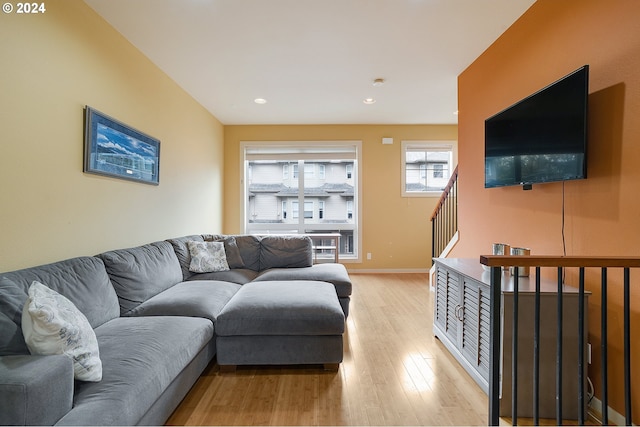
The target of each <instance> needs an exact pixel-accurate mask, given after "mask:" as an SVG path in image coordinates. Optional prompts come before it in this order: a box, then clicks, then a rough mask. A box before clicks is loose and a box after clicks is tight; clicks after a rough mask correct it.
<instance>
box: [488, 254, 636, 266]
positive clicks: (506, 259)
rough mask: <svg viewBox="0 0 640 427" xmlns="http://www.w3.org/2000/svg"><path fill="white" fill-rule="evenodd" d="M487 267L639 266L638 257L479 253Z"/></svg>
mask: <svg viewBox="0 0 640 427" xmlns="http://www.w3.org/2000/svg"><path fill="white" fill-rule="evenodd" d="M480 264H484V265H486V266H488V267H502V266H504V267H510V266H518V267H612V268H615V267H619V268H625V267H630V268H631V267H633V268H637V267H640V257H613V256H606V257H602V256H599V257H584V256H552V255H522V256H518V255H512V256H507V255H480Z"/></svg>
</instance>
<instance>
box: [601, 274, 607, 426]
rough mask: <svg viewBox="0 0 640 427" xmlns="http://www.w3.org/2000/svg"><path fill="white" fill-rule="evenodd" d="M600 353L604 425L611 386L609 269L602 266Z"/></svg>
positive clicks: (603, 423)
mask: <svg viewBox="0 0 640 427" xmlns="http://www.w3.org/2000/svg"><path fill="white" fill-rule="evenodd" d="M600 286H601V297H600V303H601V316H602V319H601V321H600V328H601V329H600V354H601V363H600V366H601V369H602V425H608V424H609V386H608V379H607V364H608V363H607V269H606V268H605V267H603V268H602V282H601V285H600Z"/></svg>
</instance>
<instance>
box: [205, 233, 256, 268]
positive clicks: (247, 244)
mask: <svg viewBox="0 0 640 427" xmlns="http://www.w3.org/2000/svg"><path fill="white" fill-rule="evenodd" d="M202 237H204V240H205V241H208V242H225V250H229V249H231V248H234V249H235V247H236V246H237V248H238V251H239V252H240V259H239V260H238V258H237V257H236V253H235V251H234V252H231V251H229V254H227V261H228V262H230V264H229V267H231V268H247V269H249V270H253V271H260V241H261V240H262V238H261V237H260V236H255V235H251V234H233V235H224V234H206V235H204V236H202ZM231 238H233V240H231ZM233 241H235V244H233ZM240 264H243V266H240ZM232 265H233V266H232Z"/></svg>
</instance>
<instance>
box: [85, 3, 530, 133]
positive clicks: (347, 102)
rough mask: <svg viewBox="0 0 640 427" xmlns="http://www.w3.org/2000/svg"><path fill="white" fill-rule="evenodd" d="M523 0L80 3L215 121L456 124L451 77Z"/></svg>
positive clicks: (454, 79)
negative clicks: (262, 101)
mask: <svg viewBox="0 0 640 427" xmlns="http://www.w3.org/2000/svg"><path fill="white" fill-rule="evenodd" d="M534 1H535V0H85V2H86V3H87V4H88V5H89V6H90V7H92V8H93V9H94V10H95V11H96V12H97V13H99V14H100V15H101V16H102V17H103V18H104V19H105V20H106V21H107V22H109V23H110V24H111V25H112V26H113V27H115V28H116V30H118V31H119V32H120V33H121V34H123V35H124V37H126V38H127V39H128V40H129V41H130V42H131V43H132V44H133V45H135V46H136V47H137V48H138V49H139V50H140V51H142V53H144V54H145V55H146V56H147V57H148V58H149V59H150V60H151V61H153V62H154V63H155V64H156V65H157V66H158V67H159V68H160V69H162V70H163V71H164V72H165V73H166V74H167V75H169V76H170V77H171V78H172V79H173V80H174V81H175V82H176V83H177V84H179V85H180V86H181V87H182V88H183V89H184V90H185V91H187V92H188V93H189V94H191V96H193V97H194V98H195V99H196V100H197V101H198V102H200V103H201V104H202V105H203V106H204V107H205V108H206V109H207V110H209V111H210V112H211V113H212V114H213V115H214V116H216V117H217V118H218V119H219V120H220V121H221V122H222V123H223V124H225V125H235V124H451V123H457V116H456V115H455V114H454V112H455V111H456V110H457V76H458V75H459V74H460V73H461V72H462V71H463V70H464V69H465V68H466V67H467V66H469V65H470V64H471V63H472V62H473V61H474V60H475V59H476V58H477V57H478V56H479V55H480V54H481V53H482V52H483V51H484V50H485V49H486V48H487V47H489V45H491V43H493V42H494V41H495V40H496V39H497V38H498V37H499V36H500V35H501V34H502V33H503V32H504V31H505V30H506V29H507V28H508V27H509V26H510V25H511V24H512V23H513V22H514V21H515V20H516V19H518V17H520V16H521V15H522V14H523V13H524V12H525V11H526V10H527V9H528V8H529V7H530V6H531V5H532V4H533V3H534ZM376 78H383V79H385V83H384V84H383V85H382V86H378V87H374V86H373V84H372V83H373V80H374V79H376ZM255 98H264V99H266V100H267V103H266V104H263V105H258V104H256V103H254V99H255ZM365 98H374V99H375V100H376V103H375V104H372V105H365V104H364V103H363V99H365Z"/></svg>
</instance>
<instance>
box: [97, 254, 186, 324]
mask: <svg viewBox="0 0 640 427" xmlns="http://www.w3.org/2000/svg"><path fill="white" fill-rule="evenodd" d="M98 256H99V257H100V258H102V260H103V261H104V265H105V267H106V269H107V273H108V274H109V277H110V278H111V282H112V283H113V287H114V288H115V290H116V293H117V294H118V300H119V302H120V313H121V314H122V315H126V313H127V312H129V311H130V310H132V309H134V308H135V307H137V306H138V305H140V304H142V303H143V302H145V301H146V300H148V299H149V298H151V297H152V296H154V295H157V294H159V293H160V292H162V291H164V290H165V289H168V288H170V287H171V286H173V285H175V284H176V283H179V282H182V280H183V279H182V269H181V268H180V263H179V262H178V257H177V256H176V253H175V252H174V250H173V246H172V245H171V243H169V242H155V243H149V244H146V245H143V246H138V247H135V248H129V249H117V250H114V251H109V252H105V253H102V254H100V255H98Z"/></svg>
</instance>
